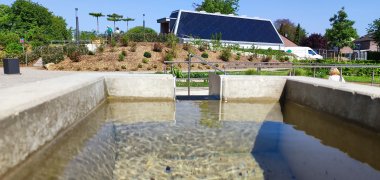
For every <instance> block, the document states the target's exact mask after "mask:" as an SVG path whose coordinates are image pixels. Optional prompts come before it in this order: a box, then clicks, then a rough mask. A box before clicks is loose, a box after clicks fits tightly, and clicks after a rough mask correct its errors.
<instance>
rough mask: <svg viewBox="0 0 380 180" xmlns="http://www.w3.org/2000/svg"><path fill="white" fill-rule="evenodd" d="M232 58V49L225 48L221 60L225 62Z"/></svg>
mask: <svg viewBox="0 0 380 180" xmlns="http://www.w3.org/2000/svg"><path fill="white" fill-rule="evenodd" d="M231 56H232V53H231V49H230V48H224V49H223V50H222V51H221V54H220V57H219V58H220V59H221V60H223V61H229V60H230V58H231Z"/></svg>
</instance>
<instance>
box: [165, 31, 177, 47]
mask: <svg viewBox="0 0 380 180" xmlns="http://www.w3.org/2000/svg"><path fill="white" fill-rule="evenodd" d="M178 42H179V39H178V37H177V36H176V35H174V34H173V33H170V34H168V35H167V36H166V46H167V47H168V48H172V49H175V48H176V47H177V44H178Z"/></svg>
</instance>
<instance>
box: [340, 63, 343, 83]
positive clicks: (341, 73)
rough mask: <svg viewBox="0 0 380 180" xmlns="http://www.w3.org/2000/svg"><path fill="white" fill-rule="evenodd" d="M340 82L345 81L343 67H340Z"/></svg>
mask: <svg viewBox="0 0 380 180" xmlns="http://www.w3.org/2000/svg"><path fill="white" fill-rule="evenodd" d="M339 81H340V82H343V68H342V67H340V79H339Z"/></svg>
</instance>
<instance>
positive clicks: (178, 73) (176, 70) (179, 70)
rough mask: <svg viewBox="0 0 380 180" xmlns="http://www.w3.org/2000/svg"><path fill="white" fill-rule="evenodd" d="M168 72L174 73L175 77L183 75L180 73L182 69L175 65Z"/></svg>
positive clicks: (182, 76)
mask: <svg viewBox="0 0 380 180" xmlns="http://www.w3.org/2000/svg"><path fill="white" fill-rule="evenodd" d="M170 74H174V76H175V77H177V78H184V77H185V76H184V75H183V73H182V70H181V69H179V68H177V67H174V68H173V71H171V72H170Z"/></svg>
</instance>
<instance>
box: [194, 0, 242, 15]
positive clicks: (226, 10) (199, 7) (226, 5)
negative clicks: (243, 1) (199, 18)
mask: <svg viewBox="0 0 380 180" xmlns="http://www.w3.org/2000/svg"><path fill="white" fill-rule="evenodd" d="M193 6H194V8H195V10H196V11H206V12H209V13H216V12H220V13H222V14H235V15H236V14H237V12H238V11H239V0H204V1H203V2H202V3H201V4H196V3H194V4H193Z"/></svg>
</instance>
